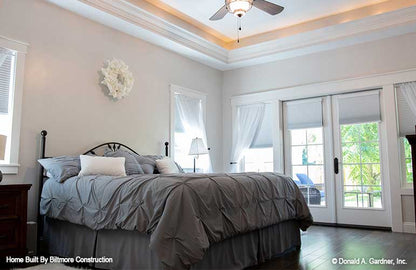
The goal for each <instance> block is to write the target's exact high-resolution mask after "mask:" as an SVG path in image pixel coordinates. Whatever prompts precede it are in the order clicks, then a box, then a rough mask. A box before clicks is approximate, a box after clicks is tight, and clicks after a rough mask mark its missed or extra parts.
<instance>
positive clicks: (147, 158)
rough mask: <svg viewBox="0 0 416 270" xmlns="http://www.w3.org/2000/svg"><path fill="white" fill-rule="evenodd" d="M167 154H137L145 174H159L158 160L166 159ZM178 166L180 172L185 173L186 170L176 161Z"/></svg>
mask: <svg viewBox="0 0 416 270" xmlns="http://www.w3.org/2000/svg"><path fill="white" fill-rule="evenodd" d="M164 158H166V156H161V155H143V156H136V159H137V161H138V162H139V164H140V166H142V169H143V171H144V173H145V174H159V173H160V172H159V170H158V168H157V166H156V160H158V159H164ZM175 164H176V166H177V167H178V170H179V172H180V173H184V170H183V169H182V167H181V166H179V164H178V163H176V162H175Z"/></svg>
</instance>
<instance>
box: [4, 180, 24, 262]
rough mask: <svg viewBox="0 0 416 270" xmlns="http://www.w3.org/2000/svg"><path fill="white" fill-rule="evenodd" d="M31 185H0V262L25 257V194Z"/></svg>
mask: <svg viewBox="0 0 416 270" xmlns="http://www.w3.org/2000/svg"><path fill="white" fill-rule="evenodd" d="M31 186H32V185H25V184H22V185H0V258H1V259H0V262H4V260H5V257H6V256H15V257H23V256H25V255H26V252H27V251H26V231H27V225H26V222H27V192H28V190H29V189H30V187H31Z"/></svg>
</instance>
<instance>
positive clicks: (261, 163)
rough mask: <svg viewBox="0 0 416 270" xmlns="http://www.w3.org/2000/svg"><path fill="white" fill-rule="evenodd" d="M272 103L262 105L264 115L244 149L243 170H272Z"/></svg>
mask: <svg viewBox="0 0 416 270" xmlns="http://www.w3.org/2000/svg"><path fill="white" fill-rule="evenodd" d="M272 127H273V105H272V104H271V103H268V104H265V105H264V115H263V119H262V121H261V124H260V126H259V129H258V130H257V132H256V135H255V137H254V139H253V141H252V143H251V144H250V147H249V149H247V150H246V151H244V158H243V164H242V167H243V168H244V170H243V171H245V172H273V171H274V169H273V131H272Z"/></svg>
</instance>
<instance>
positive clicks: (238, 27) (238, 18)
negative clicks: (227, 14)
mask: <svg viewBox="0 0 416 270" xmlns="http://www.w3.org/2000/svg"><path fill="white" fill-rule="evenodd" d="M240 31H241V17H237V43H240Z"/></svg>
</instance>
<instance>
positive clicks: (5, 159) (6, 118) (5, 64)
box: [0, 48, 16, 163]
mask: <svg viewBox="0 0 416 270" xmlns="http://www.w3.org/2000/svg"><path fill="white" fill-rule="evenodd" d="M15 62H16V57H15V53H14V52H13V51H11V50H7V49H4V48H0V162H1V163H9V162H10V138H11V130H12V111H11V105H12V104H10V103H11V99H10V97H11V96H12V95H13V88H14V87H13V86H14V77H15Z"/></svg>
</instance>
